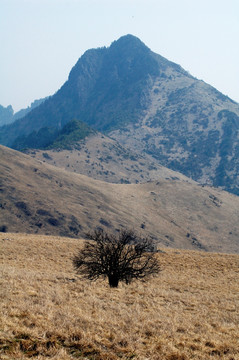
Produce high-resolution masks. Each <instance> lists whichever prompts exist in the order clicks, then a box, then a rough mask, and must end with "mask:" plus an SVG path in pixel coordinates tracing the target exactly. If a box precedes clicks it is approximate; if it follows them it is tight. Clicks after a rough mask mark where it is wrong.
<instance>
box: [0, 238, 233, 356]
mask: <svg viewBox="0 0 239 360" xmlns="http://www.w3.org/2000/svg"><path fill="white" fill-rule="evenodd" d="M80 246H81V242H80V241H79V240H76V239H67V238H60V237H47V236H39V235H38V236H37V235H23V234H0V247H1V253H0V257H1V280H0V281H1V284H0V289H1V291H0V302H1V315H0V316H1V318H0V324H1V325H0V349H1V350H0V358H1V359H8V360H10V359H22V360H24V359H28V358H31V357H34V358H35V359H37V360H41V359H46V358H48V359H61V360H69V359H75V358H78V359H91V360H93V359H94V360H117V359H138V360H143V359H144V360H146V359H150V360H160V359H165V360H190V359H203V360H207V359H227V360H236V359H238V358H239V328H238V324H239V291H238V290H239V286H238V275H239V266H238V265H239V256H238V255H225V254H211V253H200V252H194V251H181V250H180V251H175V250H167V251H166V252H164V253H159V255H158V256H159V259H160V262H161V266H162V270H163V271H162V272H161V273H160V274H159V276H158V277H157V278H152V279H151V280H149V281H148V282H134V283H132V284H131V285H129V286H126V285H124V284H122V285H120V287H119V288H118V289H111V288H109V287H108V285H107V282H106V281H104V280H102V281H98V282H95V283H91V282H88V281H85V280H81V279H79V278H78V277H77V276H76V274H75V273H74V271H73V267H72V261H71V259H72V257H73V255H74V254H75V253H76V252H77V250H78V249H79V247H80Z"/></svg>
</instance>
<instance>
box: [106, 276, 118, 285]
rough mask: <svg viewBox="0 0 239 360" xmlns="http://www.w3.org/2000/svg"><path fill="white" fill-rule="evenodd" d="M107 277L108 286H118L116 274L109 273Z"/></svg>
mask: <svg viewBox="0 0 239 360" xmlns="http://www.w3.org/2000/svg"><path fill="white" fill-rule="evenodd" d="M108 279H109V285H110V287H118V284H119V279H118V277H117V276H116V275H109V276H108Z"/></svg>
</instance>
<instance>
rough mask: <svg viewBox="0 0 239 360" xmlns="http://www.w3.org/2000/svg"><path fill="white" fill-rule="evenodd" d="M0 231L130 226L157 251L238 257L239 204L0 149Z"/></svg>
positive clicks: (175, 185) (183, 187)
mask: <svg viewBox="0 0 239 360" xmlns="http://www.w3.org/2000/svg"><path fill="white" fill-rule="evenodd" d="M0 161H1V172H0V194H1V201H0V203H1V208H0V226H1V230H2V231H9V232H28V233H40V234H52V235H61V236H63V235H67V236H75V237H76V236H79V235H84V234H85V232H88V231H89V230H92V229H94V228H96V227H102V228H106V229H108V230H112V231H113V230H115V229H116V230H117V229H121V228H125V227H128V228H133V229H135V230H136V231H137V232H139V233H141V234H142V235H150V236H152V237H153V238H154V239H156V240H157V241H158V243H159V244H160V245H161V246H167V247H173V248H185V249H202V250H210V251H217V252H231V253H233V252H234V253H236V252H237V253H238V252H239V242H238V235H239V214H238V206H239V198H238V197H236V196H234V195H231V194H228V193H226V192H223V191H218V190H216V189H213V188H207V187H202V186H199V185H198V184H196V183H191V182H187V181H186V180H184V181H183V180H180V179H179V180H176V179H175V180H172V179H171V180H163V179H160V180H159V181H157V182H148V183H145V184H130V185H126V184H123V185H119V184H110V183H105V182H102V181H96V180H93V179H91V178H88V177H86V176H84V175H79V174H74V173H69V172H66V171H64V170H62V169H59V168H56V167H53V166H50V165H48V164H44V163H42V162H40V161H37V160H35V159H32V158H31V157H29V156H27V155H23V154H21V153H19V152H16V151H14V150H11V149H8V148H5V147H0Z"/></svg>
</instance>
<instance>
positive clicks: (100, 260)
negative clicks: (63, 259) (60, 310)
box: [73, 230, 160, 287]
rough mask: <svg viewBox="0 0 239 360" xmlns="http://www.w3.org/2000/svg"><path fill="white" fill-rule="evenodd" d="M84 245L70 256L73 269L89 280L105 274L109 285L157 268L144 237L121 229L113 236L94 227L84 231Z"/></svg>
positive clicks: (141, 277)
mask: <svg viewBox="0 0 239 360" xmlns="http://www.w3.org/2000/svg"><path fill="white" fill-rule="evenodd" d="M88 239H89V240H87V241H86V243H85V245H84V248H83V249H82V250H81V251H79V253H78V255H76V256H75V257H74V259H73V265H74V267H75V269H76V270H77V272H78V273H79V274H81V275H83V276H84V277H85V278H87V279H90V280H96V279H98V278H99V277H100V276H104V277H108V281H109V285H110V287H118V284H119V281H124V282H125V283H126V284H128V283H129V282H130V281H131V280H133V279H143V278H145V277H147V276H149V275H153V274H157V273H158V272H159V271H160V267H159V262H158V260H157V258H156V256H155V252H154V251H152V250H153V244H152V242H151V240H149V239H148V238H140V237H138V236H137V235H136V234H135V233H134V232H133V231H129V230H125V231H122V232H120V233H119V234H118V235H117V236H116V235H114V234H109V233H106V232H105V231H103V230H96V231H95V232H94V233H92V234H88Z"/></svg>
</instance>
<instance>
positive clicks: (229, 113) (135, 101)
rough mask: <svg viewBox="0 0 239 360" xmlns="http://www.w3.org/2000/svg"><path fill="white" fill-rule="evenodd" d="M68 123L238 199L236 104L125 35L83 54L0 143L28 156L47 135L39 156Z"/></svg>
mask: <svg viewBox="0 0 239 360" xmlns="http://www.w3.org/2000/svg"><path fill="white" fill-rule="evenodd" d="M72 120H74V121H81V122H84V123H85V124H87V125H88V126H90V127H92V128H93V129H94V130H97V131H101V132H104V133H105V134H106V135H108V136H110V137H111V138H114V139H115V140H117V141H118V142H119V143H120V144H121V145H122V146H125V147H127V148H128V149H130V150H131V151H133V152H135V153H140V154H141V155H142V154H145V155H147V157H148V158H151V159H152V161H153V162H157V163H158V164H162V165H164V166H166V167H169V168H171V169H173V170H177V171H180V172H181V173H183V174H185V175H186V176H188V177H191V178H192V179H194V180H197V181H199V182H201V183H203V184H205V183H206V184H209V185H214V186H219V187H221V188H223V189H225V190H228V191H230V192H233V193H235V194H239V178H238V175H239V160H238V159H239V133H238V129H239V104H238V103H236V102H235V101H233V100H231V99H230V98H228V97H227V96H225V95H223V94H222V93H220V92H219V91H217V90H216V89H215V88H213V87H211V86H210V85H208V84H206V83H204V82H203V81H200V80H197V79H196V78H194V77H193V76H191V75H190V74H188V73H187V72H186V71H185V70H183V68H182V67H181V66H179V65H177V64H175V63H173V62H170V61H168V60H167V59H165V58H163V57H162V56H160V55H157V54H155V53H153V52H152V51H151V50H150V49H149V48H148V47H147V46H145V45H144V44H143V43H142V42H141V41H140V40H139V39H138V38H136V37H134V36H132V35H127V36H123V37H121V38H120V39H119V40H117V41H115V42H113V43H112V44H111V46H110V47H109V48H99V49H91V50H88V51H86V53H85V54H84V55H83V56H82V57H81V58H80V59H79V60H78V62H77V63H76V65H75V66H74V67H73V68H72V70H71V72H70V75H69V78H68V80H67V81H66V82H65V84H64V85H63V86H62V87H61V89H59V90H58V91H57V92H56V94H54V95H53V96H51V97H49V98H48V99H47V100H45V101H44V102H43V103H41V104H40V105H39V106H37V107H36V108H35V109H33V110H32V111H30V112H28V113H27V114H26V115H25V116H24V117H23V118H21V119H18V120H16V121H15V122H14V123H12V124H10V125H5V126H3V127H1V128H0V143H1V144H3V145H7V146H10V147H14V148H17V149H20V148H29V144H31V143H32V144H33V143H34V144H35V143H36V142H35V141H32V140H31V139H34V137H35V138H36V136H37V137H38V138H39V137H41V138H42V137H43V140H44V136H45V138H47V136H48V135H49V134H52V133H54V134H55V135H54V138H52V139H51V141H50V142H48V143H47V141H46V142H44V141H39V143H40V145H39V146H38V147H40V148H46V147H49V146H52V144H53V143H54V142H55V141H56V140H57V137H58V136H59V133H60V132H61V131H62V129H64V127H65V125H66V124H67V123H68V122H70V121H72ZM58 140H59V139H58ZM71 143H72V142H71ZM36 145H37V144H36ZM55 146H56V147H59V146H61V145H59V141H58V145H55ZM36 147H37V146H36Z"/></svg>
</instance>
